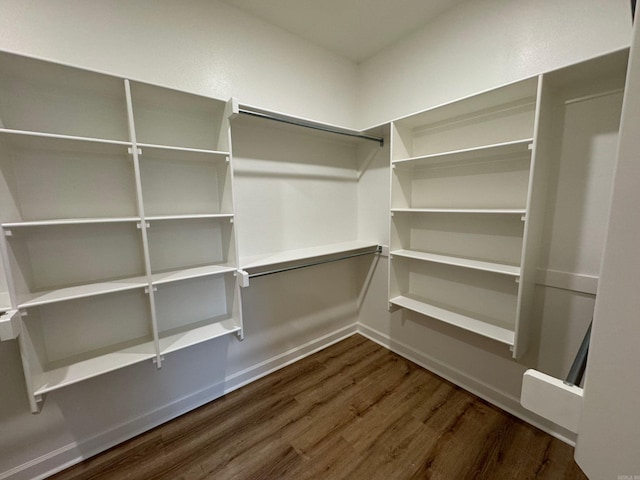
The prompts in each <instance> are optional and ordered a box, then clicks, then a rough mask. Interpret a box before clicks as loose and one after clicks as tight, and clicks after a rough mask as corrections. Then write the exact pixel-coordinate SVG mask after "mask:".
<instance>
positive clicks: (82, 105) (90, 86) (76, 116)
mask: <svg viewBox="0 0 640 480" xmlns="http://www.w3.org/2000/svg"><path fill="white" fill-rule="evenodd" d="M0 71H1V72H2V76H1V77H0V119H1V120H0V126H2V127H4V128H7V129H14V130H24V131H32V132H46V133H55V134H61V135H69V136H76V137H89V138H105V139H109V140H120V141H127V140H129V132H128V128H127V107H126V105H127V104H126V98H125V89H124V81H123V79H121V78H118V77H114V76H110V75H104V74H98V73H94V72H90V71H87V70H80V69H77V68H72V67H67V66H64V65H59V64H54V63H49V62H45V61H41V60H36V59H32V58H27V57H22V56H18V55H13V54H9V53H5V52H0Z"/></svg>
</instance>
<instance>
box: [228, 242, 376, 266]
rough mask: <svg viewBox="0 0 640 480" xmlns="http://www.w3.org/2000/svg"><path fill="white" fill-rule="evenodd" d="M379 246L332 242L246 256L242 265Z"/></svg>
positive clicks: (307, 257) (282, 261)
mask: <svg viewBox="0 0 640 480" xmlns="http://www.w3.org/2000/svg"><path fill="white" fill-rule="evenodd" d="M377 246H378V243H373V242H361V241H352V242H342V243H332V244H328V245H321V246H318V247H311V248H301V249H296V250H287V251H283V252H278V253H272V254H265V255H256V256H252V257H245V258H242V259H240V265H242V267H241V268H242V269H254V268H260V267H267V266H271V265H278V264H281V263H289V262H295V261H299V260H309V259H312V258H316V257H323V256H326V255H335V254H339V253H344V254H348V253H352V252H353V253H355V252H356V251H358V250H364V249H367V248H371V249H373V248H375V247H377Z"/></svg>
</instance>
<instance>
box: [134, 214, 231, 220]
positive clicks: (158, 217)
mask: <svg viewBox="0 0 640 480" xmlns="http://www.w3.org/2000/svg"><path fill="white" fill-rule="evenodd" d="M233 216H234V215H233V213H193V214H188V213H185V214H183V215H151V216H148V217H145V220H148V221H151V222H154V221H159V220H192V219H198V218H202V219H206V218H211V219H214V218H233Z"/></svg>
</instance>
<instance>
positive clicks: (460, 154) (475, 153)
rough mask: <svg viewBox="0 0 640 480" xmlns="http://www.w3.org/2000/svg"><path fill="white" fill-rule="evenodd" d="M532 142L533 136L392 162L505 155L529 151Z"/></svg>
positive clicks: (427, 161) (411, 163)
mask: <svg viewBox="0 0 640 480" xmlns="http://www.w3.org/2000/svg"><path fill="white" fill-rule="evenodd" d="M532 143H533V138H524V139H520V140H514V141H512V142H503V143H496V144H493V145H485V146H481V147H473V148H465V149H461V150H453V151H449V152H443V153H434V154H430V155H421V156H418V157H410V158H402V159H398V160H394V161H392V162H391V164H392V165H397V166H405V165H407V166H409V165H411V166H413V165H419V164H420V165H421V164H424V165H428V164H441V163H444V162H453V161H463V160H472V159H481V158H491V157H504V156H507V155H515V154H524V153H529V152H530V150H529V145H531V144H532Z"/></svg>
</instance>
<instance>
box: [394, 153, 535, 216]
mask: <svg viewBox="0 0 640 480" xmlns="http://www.w3.org/2000/svg"><path fill="white" fill-rule="evenodd" d="M529 157H530V153H529V151H525V152H524V155H519V156H515V157H512V156H508V157H506V158H505V157H503V158H491V159H487V161H485V162H482V163H480V162H466V161H462V162H451V163H443V164H438V165H435V166H429V167H428V168H414V169H411V170H407V169H399V168H395V169H394V174H395V177H396V178H397V181H398V183H405V184H406V185H403V186H400V188H402V189H403V190H405V191H406V192H407V194H408V197H409V198H408V200H409V202H408V206H409V207H412V208H459V209H512V208H523V209H524V208H525V207H526V193H527V186H528V183H529V167H530V158H529Z"/></svg>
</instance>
